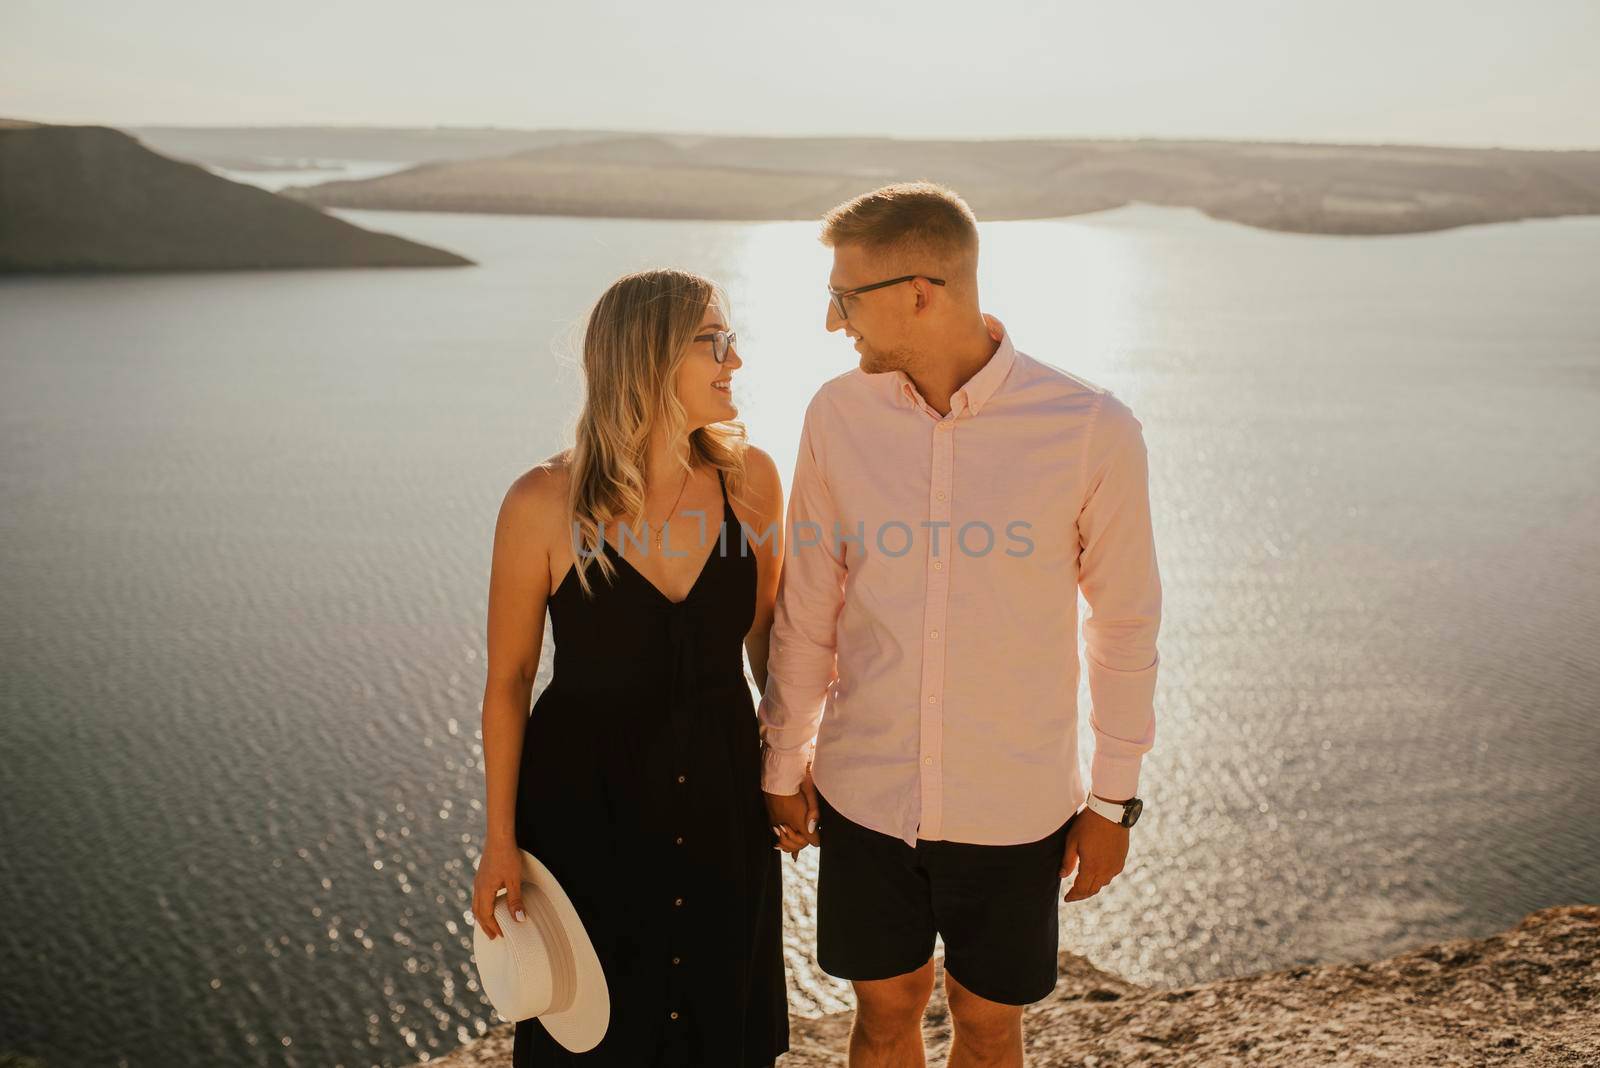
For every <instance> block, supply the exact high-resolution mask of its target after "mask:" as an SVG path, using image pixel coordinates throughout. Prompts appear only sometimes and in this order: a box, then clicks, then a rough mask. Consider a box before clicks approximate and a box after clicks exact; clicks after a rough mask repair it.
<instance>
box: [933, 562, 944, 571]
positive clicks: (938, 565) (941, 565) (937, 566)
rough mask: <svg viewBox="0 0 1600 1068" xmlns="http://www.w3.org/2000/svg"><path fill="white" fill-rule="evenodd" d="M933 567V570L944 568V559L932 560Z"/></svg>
mask: <svg viewBox="0 0 1600 1068" xmlns="http://www.w3.org/2000/svg"><path fill="white" fill-rule="evenodd" d="M933 569H934V570H935V571H943V570H944V561H943V560H935V561H934V562H933Z"/></svg>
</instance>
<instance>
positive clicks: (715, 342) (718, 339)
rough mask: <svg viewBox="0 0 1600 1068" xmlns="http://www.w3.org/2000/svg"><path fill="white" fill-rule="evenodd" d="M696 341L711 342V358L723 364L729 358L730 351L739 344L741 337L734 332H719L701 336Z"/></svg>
mask: <svg viewBox="0 0 1600 1068" xmlns="http://www.w3.org/2000/svg"><path fill="white" fill-rule="evenodd" d="M695 340H696V341H709V342H711V356H712V358H713V359H715V360H716V361H717V362H718V363H721V362H722V361H723V360H726V359H727V358H728V350H729V349H731V348H733V347H734V346H735V345H737V344H738V343H739V335H738V334H735V333H734V332H733V331H732V330H718V331H717V332H716V333H714V334H701V335H700V336H699V337H697V338H695Z"/></svg>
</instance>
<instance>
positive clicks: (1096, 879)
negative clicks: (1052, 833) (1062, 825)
mask: <svg viewBox="0 0 1600 1068" xmlns="http://www.w3.org/2000/svg"><path fill="white" fill-rule="evenodd" d="M1127 860H1128V828H1126V827H1124V826H1122V824H1120V823H1113V822H1112V821H1111V820H1108V819H1106V818H1105V817H1104V816H1102V815H1100V814H1099V813H1098V812H1093V811H1091V810H1089V809H1081V810H1080V811H1079V812H1078V814H1077V815H1075V816H1073V817H1072V821H1071V825H1070V826H1069V827H1068V828H1067V848H1066V852H1065V853H1064V854H1063V856H1062V858H1061V877H1062V878H1063V879H1065V878H1068V877H1069V876H1071V875H1072V870H1073V869H1074V868H1076V869H1077V870H1078V877H1077V878H1076V879H1074V880H1073V882H1072V889H1071V890H1069V891H1067V895H1066V896H1065V897H1063V898H1062V899H1061V900H1062V901H1082V900H1084V899H1085V898H1090V897H1093V896H1094V895H1095V894H1097V893H1099V892H1100V890H1101V888H1102V887H1104V886H1105V885H1106V884H1107V883H1109V882H1110V881H1111V880H1112V879H1115V878H1116V877H1117V876H1118V875H1120V874H1122V868H1123V865H1124V864H1126V863H1127Z"/></svg>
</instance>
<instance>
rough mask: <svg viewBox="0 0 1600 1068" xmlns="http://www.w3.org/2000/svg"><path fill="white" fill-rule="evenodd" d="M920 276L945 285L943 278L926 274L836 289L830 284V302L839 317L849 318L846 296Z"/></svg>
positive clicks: (867, 291)
mask: <svg viewBox="0 0 1600 1068" xmlns="http://www.w3.org/2000/svg"><path fill="white" fill-rule="evenodd" d="M918 278H923V279H926V280H927V281H929V282H932V283H933V284H934V285H936V286H942V285H944V279H943V278H934V277H932V276H930V275H926V274H903V275H901V276H900V277H899V278H891V279H889V280H888V281H886V282H873V283H872V284H871V285H865V286H855V287H854V288H852V289H835V288H833V287H832V286H829V287H828V302H829V303H831V304H832V305H833V310H834V311H836V312H838V313H839V318H841V319H849V318H850V313H849V312H847V311H845V310H844V298H845V297H853V296H856V295H857V294H860V293H870V292H872V291H873V290H874V289H885V288H887V287H889V286H897V285H899V284H900V283H901V282H915V281H916V280H917V279H918Z"/></svg>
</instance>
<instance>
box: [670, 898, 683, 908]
mask: <svg viewBox="0 0 1600 1068" xmlns="http://www.w3.org/2000/svg"><path fill="white" fill-rule="evenodd" d="M682 904H683V898H681V897H680V898H678V900H676V901H674V902H673V903H672V907H673V908H677V907H679V906H681V905H682Z"/></svg>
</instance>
